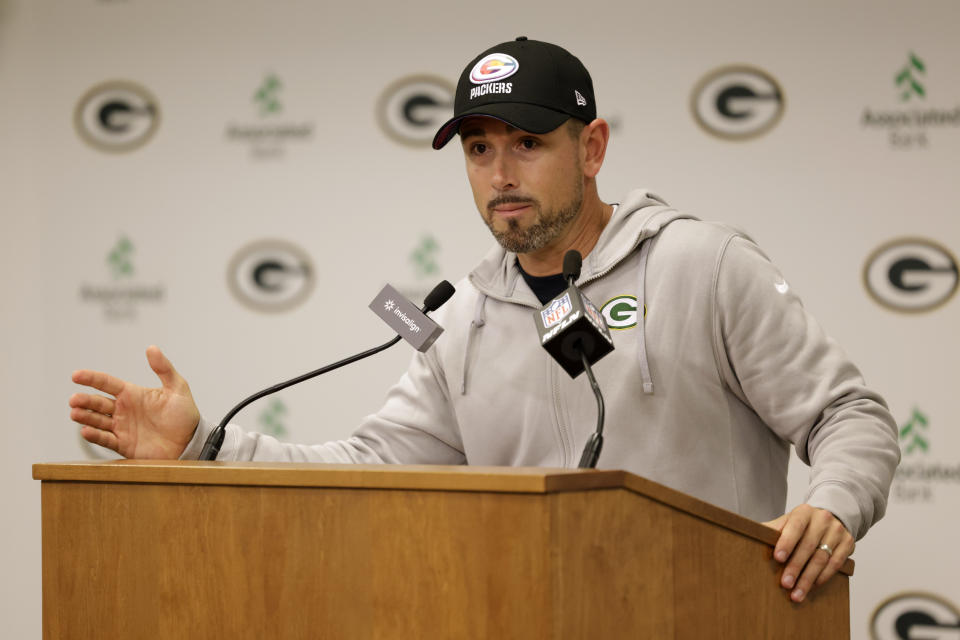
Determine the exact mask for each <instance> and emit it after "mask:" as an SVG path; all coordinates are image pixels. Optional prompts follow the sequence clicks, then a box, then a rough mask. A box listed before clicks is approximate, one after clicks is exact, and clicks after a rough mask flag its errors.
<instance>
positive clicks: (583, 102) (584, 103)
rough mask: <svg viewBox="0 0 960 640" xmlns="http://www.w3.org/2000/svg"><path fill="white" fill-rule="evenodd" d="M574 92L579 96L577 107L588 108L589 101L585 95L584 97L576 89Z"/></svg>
mask: <svg viewBox="0 0 960 640" xmlns="http://www.w3.org/2000/svg"><path fill="white" fill-rule="evenodd" d="M573 92H574V93H575V94H576V95H577V106H578V107H585V106H587V99H586V98H584V97H583V95H582V94H581V93H580V92H579V91H577V90H576V89H574V90H573Z"/></svg>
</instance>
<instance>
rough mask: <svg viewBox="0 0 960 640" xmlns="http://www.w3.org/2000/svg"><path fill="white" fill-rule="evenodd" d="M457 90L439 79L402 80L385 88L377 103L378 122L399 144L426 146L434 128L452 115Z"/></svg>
mask: <svg viewBox="0 0 960 640" xmlns="http://www.w3.org/2000/svg"><path fill="white" fill-rule="evenodd" d="M455 91H456V87H454V86H453V83H451V82H450V81H449V80H446V79H444V78H441V77H439V76H430V75H415V76H407V77H405V78H401V79H399V80H397V81H396V82H394V83H393V84H391V85H390V86H389V87H387V88H386V89H384V91H383V93H382V94H380V99H379V100H378V101H377V121H378V122H379V123H380V128H381V129H383V132H384V133H386V134H387V135H388V136H389V137H390V138H392V139H393V140H395V141H396V142H399V143H401V144H405V145H410V146H415V147H429V146H430V143H431V142H433V134H434V132H435V131H436V129H437V127H439V126H440V124H441V123H443V122H444V121H445V120H447V119H448V118H449V117H450V116H452V115H453V94H454V92H455Z"/></svg>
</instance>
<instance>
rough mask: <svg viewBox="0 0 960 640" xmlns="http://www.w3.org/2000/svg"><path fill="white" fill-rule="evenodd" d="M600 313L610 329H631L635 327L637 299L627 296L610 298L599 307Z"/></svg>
mask: <svg viewBox="0 0 960 640" xmlns="http://www.w3.org/2000/svg"><path fill="white" fill-rule="evenodd" d="M600 313H601V315H603V320H604V322H606V323H607V326H608V327H610V328H611V329H631V328H633V327H635V326H637V298H636V296H627V295H622V296H617V297H616V298H611V299H609V300H607V301H606V302H604V303H603V306H602V307H600Z"/></svg>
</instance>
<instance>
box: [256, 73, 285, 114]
mask: <svg viewBox="0 0 960 640" xmlns="http://www.w3.org/2000/svg"><path fill="white" fill-rule="evenodd" d="M281 87H283V84H282V83H281V82H280V78H278V77H277V76H276V75H274V74H272V73H271V74H269V75H268V76H267V77H266V78H264V80H263V84H261V85H260V88H259V89H257V91H256V93H254V94H253V101H254V103H256V104H257V105H258V107H259V108H260V115H261V116H268V115H271V114H274V113H280V112H281V111H282V110H283V105H282V104H280V98H279V97H278V94H279V93H280V89H281Z"/></svg>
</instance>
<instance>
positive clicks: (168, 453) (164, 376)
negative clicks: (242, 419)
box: [70, 346, 200, 460]
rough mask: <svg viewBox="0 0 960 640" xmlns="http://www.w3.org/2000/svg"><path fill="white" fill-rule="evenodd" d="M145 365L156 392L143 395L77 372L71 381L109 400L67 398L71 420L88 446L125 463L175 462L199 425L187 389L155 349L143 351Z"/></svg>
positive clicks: (106, 376) (98, 375) (129, 386)
mask: <svg viewBox="0 0 960 640" xmlns="http://www.w3.org/2000/svg"><path fill="white" fill-rule="evenodd" d="M147 362H149V363H150V368H151V369H153V371H154V373H156V374H157V377H159V378H160V383H161V385H162V386H161V387H160V388H158V389H148V388H146V387H141V386H139V385H135V384H132V383H130V382H126V381H124V380H121V379H119V378H116V377H114V376H112V375H110V374H107V373H102V372H99V371H89V370H86V369H81V370H79V371H74V372H73V376H72V377H73V381H74V382H75V383H77V384H82V385H85V386H88V387H93V388H94V389H97V390H99V391H102V392H104V393H107V394H110V396H113V397H105V396H101V395H94V394H88V393H75V394H73V395H72V396H70V407H71V409H70V419H71V420H73V421H74V422H77V423H79V424H81V425H83V428H81V429H80V435H81V436H83V438H84V439H85V440H87V441H88V442H92V443H93V444H98V445H100V446H101V447H106V448H108V449H113V450H114V451H116V452H117V453H119V454H120V455H122V456H124V457H126V458H143V459H154V460H161V459H176V458H179V457H180V454H181V453H183V450H184V449H185V448H186V446H187V444H188V443H189V442H190V438H191V437H193V432H194V430H195V429H196V428H197V423H198V422H199V421H200V411H199V409H197V404H196V402H194V400H193V395H192V394H191V393H190V386H189V385H188V384H187V381H186V380H184V378H183V376H181V375H180V374H179V373H177V370H176V369H174V368H173V365H172V364H170V361H169V360H167V357H166V356H164V355H163V353H162V352H161V351H160V349H159V348H157V347H155V346H151V347H149V348H148V349H147Z"/></svg>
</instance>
